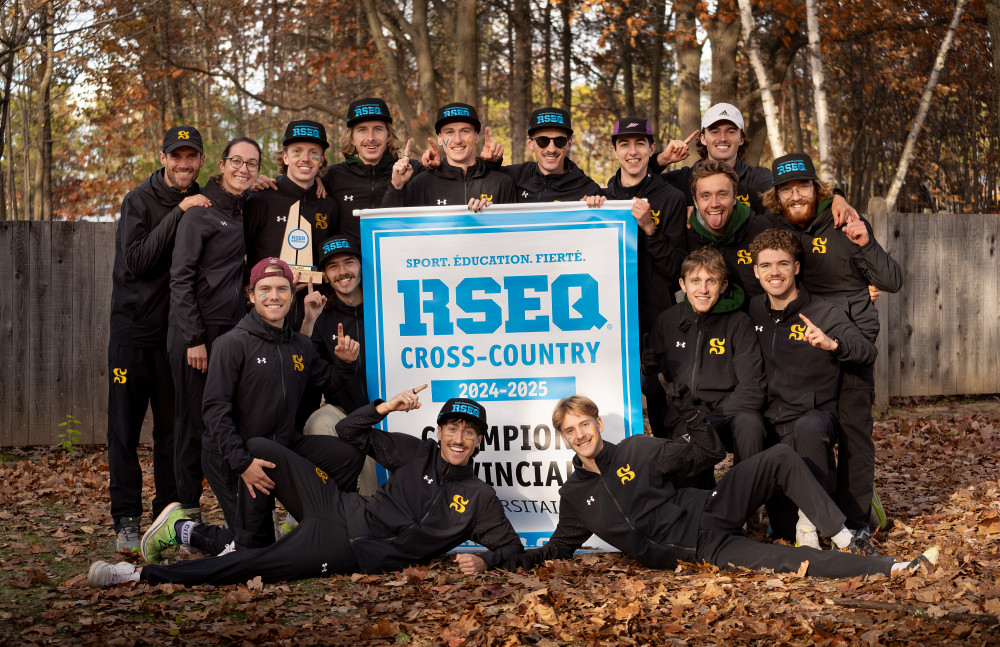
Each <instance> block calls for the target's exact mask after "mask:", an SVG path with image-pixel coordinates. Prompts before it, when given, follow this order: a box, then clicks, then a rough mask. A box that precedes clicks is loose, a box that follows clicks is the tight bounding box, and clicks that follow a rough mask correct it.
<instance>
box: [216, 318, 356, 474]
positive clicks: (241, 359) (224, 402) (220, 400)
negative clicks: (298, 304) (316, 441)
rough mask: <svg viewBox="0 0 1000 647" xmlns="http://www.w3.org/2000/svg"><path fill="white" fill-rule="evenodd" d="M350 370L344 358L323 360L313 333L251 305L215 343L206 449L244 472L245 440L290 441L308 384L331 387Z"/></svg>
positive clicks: (297, 431) (342, 381)
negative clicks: (268, 317)
mask: <svg viewBox="0 0 1000 647" xmlns="http://www.w3.org/2000/svg"><path fill="white" fill-rule="evenodd" d="M352 371H353V367H352V366H351V365H350V364H347V363H346V362H344V361H342V360H340V359H336V360H335V361H334V362H333V364H332V365H331V364H327V363H326V362H324V361H323V360H321V359H320V357H319V355H318V354H317V353H316V349H315V348H313V345H312V342H311V341H310V340H309V338H308V337H306V336H305V335H302V334H299V333H297V332H293V331H292V329H291V326H290V325H289V324H288V322H287V321H286V322H285V325H284V327H282V328H275V327H274V326H272V325H270V324H268V323H267V322H266V321H264V320H263V319H261V318H260V315H258V314H257V312H256V311H255V310H251V311H250V312H249V313H247V315H246V316H245V317H243V319H242V320H241V321H240V322H239V323H238V324H236V327H235V328H233V329H232V330H230V331H229V332H227V333H226V334H224V335H222V336H221V337H219V338H218V339H216V340H215V344H214V345H213V346H212V361H211V362H209V363H208V377H207V379H206V382H205V399H204V409H203V412H204V417H205V438H204V439H203V441H202V442H203V445H204V447H205V449H206V450H209V451H212V452H215V453H218V454H221V455H222V457H223V458H225V459H226V463H227V464H228V465H229V467H230V469H232V470H234V471H236V472H243V471H244V470H245V469H246V468H248V467H249V466H250V463H251V462H253V457H252V456H251V455H250V453H249V452H248V451H247V449H246V441H248V440H249V439H251V438H257V437H259V436H262V437H265V438H270V439H271V440H273V441H275V442H276V443H278V444H280V445H283V446H285V447H288V446H289V445H291V444H292V442H293V441H294V440H296V439H297V438H298V437H299V436H301V435H302V430H301V429H298V428H296V426H295V417H296V413H297V410H298V407H299V402H300V401H301V400H302V394H303V393H305V391H306V389H307V388H309V387H315V388H324V389H326V390H327V391H328V392H331V393H332V392H334V391H336V390H339V389H340V388H342V387H343V385H344V384H345V383H346V382H347V380H348V378H349V377H350V375H351V373H352Z"/></svg>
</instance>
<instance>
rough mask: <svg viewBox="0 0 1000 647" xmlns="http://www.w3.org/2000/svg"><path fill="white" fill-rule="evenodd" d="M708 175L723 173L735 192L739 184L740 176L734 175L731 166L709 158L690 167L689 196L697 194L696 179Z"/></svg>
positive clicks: (734, 172)
mask: <svg viewBox="0 0 1000 647" xmlns="http://www.w3.org/2000/svg"><path fill="white" fill-rule="evenodd" d="M710 175H725V176H726V177H728V178H729V180H730V181H731V182H732V183H733V193H734V194H735V193H736V187H738V186H739V185H740V176H739V175H736V171H735V170H734V169H733V167H732V166H730V165H729V164H726V163H725V162H717V161H715V160H709V161H707V162H702V163H700V164H695V165H694V168H692V169H691V197H692V198H693V197H694V196H696V195H698V180H701V179H702V178H706V177H709V176H710Z"/></svg>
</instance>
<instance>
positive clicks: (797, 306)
mask: <svg viewBox="0 0 1000 647" xmlns="http://www.w3.org/2000/svg"><path fill="white" fill-rule="evenodd" d="M796 287H797V288H798V290H799V294H798V296H797V297H795V299H794V300H792V302H791V303H789V304H788V305H787V306H785V309H784V310H782V311H781V312H780V313H779V315H778V316H779V320H780V321H788V320H789V319H793V318H795V317H796V316H797V315H798V314H799V312H801V311H802V309H803V308H805V307H806V306H807V305H809V303H810V302H811V301H812V295H811V294H809V290H807V289H806V288H805V287H804V286H803V285H802V282H801V281H798V282H797V284H796ZM761 296H763V297H764V299H765V301H764V304H765V305H766V306H767V308H768V310H771V301H770V300H769V299H768V297H767V294H763V295H761ZM772 312H773V310H772Z"/></svg>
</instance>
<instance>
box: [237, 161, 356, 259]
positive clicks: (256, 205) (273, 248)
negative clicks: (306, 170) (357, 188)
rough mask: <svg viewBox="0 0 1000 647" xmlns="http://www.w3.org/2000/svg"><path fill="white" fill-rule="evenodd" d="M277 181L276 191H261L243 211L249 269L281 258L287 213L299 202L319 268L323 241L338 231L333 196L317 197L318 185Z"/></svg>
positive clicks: (248, 202)
mask: <svg viewBox="0 0 1000 647" xmlns="http://www.w3.org/2000/svg"><path fill="white" fill-rule="evenodd" d="M276 181H277V184H278V188H277V189H276V190H274V191H271V190H265V191H258V192H256V193H253V194H251V195H250V197H249V198H247V203H246V207H245V208H244V210H243V231H244V233H245V235H246V246H247V267H253V266H254V265H256V264H257V261H259V260H260V259H262V258H267V257H268V256H280V255H281V245H282V243H284V241H285V227H286V226H287V224H288V211H289V209H291V207H292V205H293V204H295V203H296V202H299V217H300V218H302V220H304V221H305V222H307V223H309V226H310V227H311V229H312V263H311V265H317V264H318V263H319V259H320V257H321V256H322V250H323V241H324V240H326V239H327V238H329V237H330V236H333V235H334V232H336V231H337V222H336V219H337V214H336V205H335V204H334V202H333V199H332V198H330V197H326V198H323V199H322V200H321V199H319V198H317V197H316V185H315V184H313V185H312V186H310V187H309V188H308V189H303V188H302V187H300V186H299V185H298V184H296V183H295V182H293V181H291V180H290V179H288V177H286V176H284V175H279V176H278V178H277V180H276ZM331 220H332V222H331ZM291 264H292V265H305V264H306V263H291Z"/></svg>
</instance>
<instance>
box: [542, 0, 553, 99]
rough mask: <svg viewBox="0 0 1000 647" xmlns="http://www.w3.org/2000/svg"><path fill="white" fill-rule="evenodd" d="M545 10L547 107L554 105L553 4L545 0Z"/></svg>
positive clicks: (543, 22) (543, 23) (543, 20)
mask: <svg viewBox="0 0 1000 647" xmlns="http://www.w3.org/2000/svg"><path fill="white" fill-rule="evenodd" d="M544 2H545V10H544V12H543V14H542V15H543V18H542V33H543V34H544V36H545V41H544V42H545V69H544V79H545V80H544V84H545V105H546V106H551V105H552V3H551V2H549V0H544Z"/></svg>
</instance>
